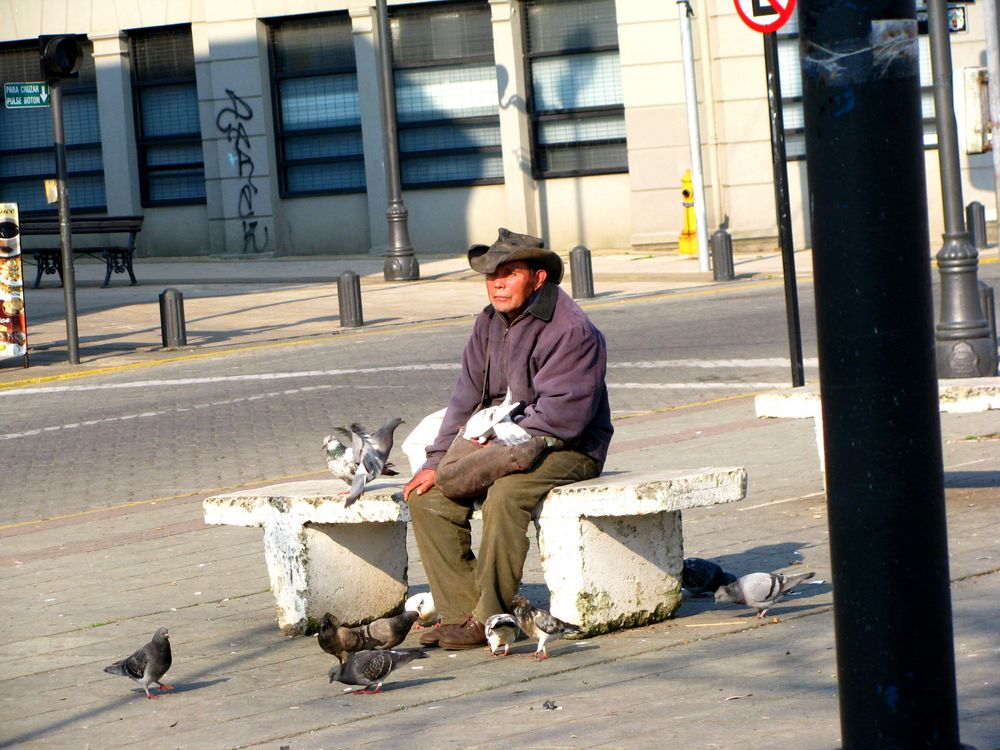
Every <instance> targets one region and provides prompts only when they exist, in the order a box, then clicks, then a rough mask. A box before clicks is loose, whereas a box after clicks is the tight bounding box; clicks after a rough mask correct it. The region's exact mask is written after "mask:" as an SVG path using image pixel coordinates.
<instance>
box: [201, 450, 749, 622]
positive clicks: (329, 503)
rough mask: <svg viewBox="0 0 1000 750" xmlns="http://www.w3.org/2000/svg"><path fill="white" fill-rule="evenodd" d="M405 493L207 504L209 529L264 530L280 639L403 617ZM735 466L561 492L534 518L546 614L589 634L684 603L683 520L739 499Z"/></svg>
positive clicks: (390, 487)
mask: <svg viewBox="0 0 1000 750" xmlns="http://www.w3.org/2000/svg"><path fill="white" fill-rule="evenodd" d="M400 489H401V484H389V483H384V484H380V485H379V486H377V487H375V488H373V489H371V490H369V491H368V492H367V493H366V494H365V495H364V496H363V497H362V498H361V499H360V500H358V501H357V502H356V503H355V504H354V505H352V506H351V507H350V508H344V499H343V495H341V494H340V493H342V492H343V491H344V485H343V483H342V482H340V481H338V480H336V479H329V480H320V481H312V482H293V483H289V484H279V485H272V486H270V487H262V488H259V489H255V490H248V491H245V492H239V493H232V494H227V495H216V496H214V497H209V498H206V499H205V501H204V503H203V507H204V516H205V522H206V523H208V524H224V525H233V526H261V527H263V529H264V554H265V559H266V560H267V568H268V573H269V575H270V579H271V588H272V592H273V593H274V597H275V601H276V604H277V609H278V624H279V626H280V627H281V629H282V631H283V632H285V633H286V634H289V635H291V634H300V633H306V632H311V631H312V630H313V629H314V627H315V624H316V622H317V621H318V619H319V618H320V617H321V616H322V614H323V613H324V612H325V611H330V612H334V613H336V614H337V616H338V617H339V618H340V619H341V620H343V621H345V622H348V623H360V622H369V621H371V620H373V619H375V618H377V617H382V616H385V615H387V614H390V613H392V612H395V611H398V610H399V608H400V606H401V605H402V603H403V602H404V601H405V598H406V595H407V583H408V582H407V563H408V560H407V553H406V523H407V522H408V521H409V511H408V508H407V506H406V504H405V503H404V502H403V501H402V493H401V492H400ZM746 489H747V476H746V470H745V469H742V468H723V469H698V470H694V471H663V472H649V473H647V474H637V473H631V472H615V471H607V472H606V473H605V474H604V475H602V476H601V477H598V478H597V479H592V480H589V481H586V482H578V483H576V484H571V485H567V486H565V487H558V488H556V489H554V490H552V491H551V492H550V493H549V494H548V496H547V497H546V498H545V500H543V501H542V502H541V503H540V504H539V508H537V509H536V512H535V524H536V528H537V532H538V546H539V554H540V557H541V564H542V572H543V576H544V579H545V584H546V585H547V586H548V588H549V592H550V594H551V599H550V608H551V610H552V612H553V613H554V614H555V615H557V616H558V617H561V618H562V619H564V620H568V621H571V622H575V623H577V624H579V625H580V626H581V627H582V628H583V630H584V632H585V633H586V634H588V635H595V634H598V633H604V632H609V631H612V630H617V629H620V628H627V627H637V626H640V625H646V624H649V623H653V622H659V621H661V620H664V619H666V618H668V617H670V616H671V615H672V614H673V613H674V611H675V610H676V609H677V607H678V606H679V605H680V602H681V594H680V576H681V568H682V564H683V558H684V543H683V536H682V528H681V511H683V510H686V509H689V508H699V507H705V506H710V505H715V504H718V503H731V502H736V501H738V500H742V499H743V498H744V497H745V496H746Z"/></svg>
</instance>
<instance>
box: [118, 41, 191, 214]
mask: <svg viewBox="0 0 1000 750" xmlns="http://www.w3.org/2000/svg"><path fill="white" fill-rule="evenodd" d="M129 46H130V48H131V57H132V85H133V89H132V90H133V98H134V101H135V116H136V141H137V145H138V147H139V178H140V180H139V181H140V187H141V191H142V205H144V206H169V205H180V204H185V203H204V202H205V158H204V154H203V153H202V146H201V126H200V124H199V120H198V86H197V84H196V82H195V77H194V47H193V45H192V44H191V29H190V27H188V26H170V27H166V28H159V29H151V30H148V31H147V30H143V31H134V32H132V33H130V34H129Z"/></svg>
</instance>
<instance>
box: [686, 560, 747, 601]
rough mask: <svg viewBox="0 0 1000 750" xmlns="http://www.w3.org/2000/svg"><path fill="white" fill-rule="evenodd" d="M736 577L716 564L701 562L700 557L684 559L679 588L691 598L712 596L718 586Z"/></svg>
mask: <svg viewBox="0 0 1000 750" xmlns="http://www.w3.org/2000/svg"><path fill="white" fill-rule="evenodd" d="M735 580H736V576H734V575H733V574H732V573H727V572H726V571H724V570H723V569H722V566H720V565H719V564H718V563H714V562H712V561H711V560H703V559H702V558H700V557H687V558H685V559H684V569H683V570H682V571H681V586H683V587H684V588H686V589H687V590H688V591H689V592H691V595H692V596H704V595H708V594H713V593H714V592H715V591H716V589H718V588H719V587H720V586H725V585H726V584H727V583H732V582H733V581H735Z"/></svg>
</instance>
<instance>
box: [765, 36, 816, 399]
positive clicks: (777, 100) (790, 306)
mask: <svg viewBox="0 0 1000 750" xmlns="http://www.w3.org/2000/svg"><path fill="white" fill-rule="evenodd" d="M764 70H765V72H766V74H767V108H768V113H769V115H770V122H771V164H772V168H773V174H774V211H775V214H776V218H777V220H778V248H779V249H780V250H781V267H782V270H783V274H782V275H783V276H784V279H785V317H786V318H787V319H788V352H789V358H790V359H791V361H792V385H793V386H795V387H796V388H798V387H799V386H801V385H805V382H806V375H805V368H804V367H803V364H802V326H801V325H800V323H799V292H798V288H797V286H796V282H795V245H794V243H793V242H792V212H791V208H790V207H789V203H788V159H787V158H786V155H785V126H784V123H783V122H782V107H781V74H780V72H779V66H778V35H777V34H774V33H770V34H764Z"/></svg>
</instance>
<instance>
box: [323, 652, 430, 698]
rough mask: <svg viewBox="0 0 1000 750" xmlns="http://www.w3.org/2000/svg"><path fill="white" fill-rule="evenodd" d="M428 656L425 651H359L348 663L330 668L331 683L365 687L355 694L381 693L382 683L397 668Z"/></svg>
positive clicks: (352, 655) (338, 663)
mask: <svg viewBox="0 0 1000 750" xmlns="http://www.w3.org/2000/svg"><path fill="white" fill-rule="evenodd" d="M426 656H427V654H426V652H424V651H393V650H392V649H389V648H387V649H384V650H382V651H367V650H366V651H358V652H357V653H356V654H351V656H350V658H348V660H347V661H345V662H343V663H340V662H337V663H336V664H334V665H333V666H332V667H330V682H333V681H334V680H338V681H340V682H342V683H344V684H345V685H364V689H363V690H355V691H353V692H355V693H362V694H365V695H371V694H374V693H381V692H382V682H383V681H384V680H385V678H386V677H388V676H389V673H390V672H392V671H393V670H394V669H396V667H398V666H399V665H400V664H406V663H408V662H411V661H413V660H414V659H423V658H426Z"/></svg>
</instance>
